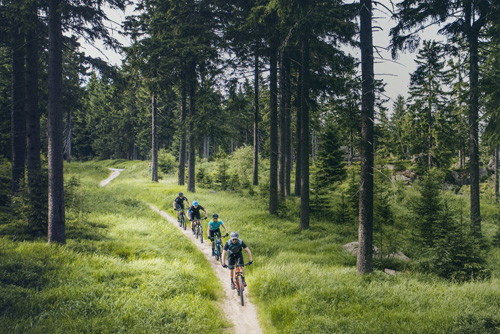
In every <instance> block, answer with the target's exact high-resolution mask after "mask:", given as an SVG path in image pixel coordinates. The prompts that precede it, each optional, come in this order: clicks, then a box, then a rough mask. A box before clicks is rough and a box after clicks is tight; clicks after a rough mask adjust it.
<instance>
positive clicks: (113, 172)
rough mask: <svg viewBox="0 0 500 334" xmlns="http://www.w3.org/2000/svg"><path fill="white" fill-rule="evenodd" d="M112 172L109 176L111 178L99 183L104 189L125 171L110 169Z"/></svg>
mask: <svg viewBox="0 0 500 334" xmlns="http://www.w3.org/2000/svg"><path fill="white" fill-rule="evenodd" d="M108 169H109V170H110V171H111V174H109V177H108V178H107V179H106V180H102V181H101V183H99V186H100V187H104V186H105V185H107V184H108V183H110V182H111V180H113V179H115V178H117V177H118V175H120V172H121V171H123V169H118V168H108Z"/></svg>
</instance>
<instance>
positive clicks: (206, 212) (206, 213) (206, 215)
mask: <svg viewBox="0 0 500 334" xmlns="http://www.w3.org/2000/svg"><path fill="white" fill-rule="evenodd" d="M203 211H205V218H207V217H208V211H207V209H203Z"/></svg>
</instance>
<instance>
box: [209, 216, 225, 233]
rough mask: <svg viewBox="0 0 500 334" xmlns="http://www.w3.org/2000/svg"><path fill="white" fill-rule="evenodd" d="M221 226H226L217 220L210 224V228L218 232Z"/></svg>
mask: <svg viewBox="0 0 500 334" xmlns="http://www.w3.org/2000/svg"><path fill="white" fill-rule="evenodd" d="M221 225H224V222H223V221H222V220H220V219H217V221H216V222H214V221H213V220H211V221H209V222H208V227H210V229H211V230H212V231H215V230H218V229H219V227H220V226H221Z"/></svg>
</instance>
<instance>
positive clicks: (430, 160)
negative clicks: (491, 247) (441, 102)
mask: <svg viewBox="0 0 500 334" xmlns="http://www.w3.org/2000/svg"><path fill="white" fill-rule="evenodd" d="M427 118H428V122H429V125H428V126H427V131H428V132H429V134H428V143H427V149H428V152H427V164H428V167H429V170H430V169H431V168H432V153H431V151H432V132H431V131H432V105H431V102H430V101H429V113H428V115H427Z"/></svg>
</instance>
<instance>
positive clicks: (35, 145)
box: [26, 2, 47, 230]
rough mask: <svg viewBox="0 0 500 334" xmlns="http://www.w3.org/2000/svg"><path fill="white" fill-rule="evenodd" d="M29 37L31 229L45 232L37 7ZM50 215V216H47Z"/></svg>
mask: <svg viewBox="0 0 500 334" xmlns="http://www.w3.org/2000/svg"><path fill="white" fill-rule="evenodd" d="M32 6H33V7H32V8H30V13H29V22H31V24H30V25H29V26H28V31H27V35H26V148H27V159H26V161H27V172H28V196H29V206H30V208H29V210H28V226H29V227H30V228H31V229H34V230H41V229H42V222H43V218H42V217H43V205H42V203H43V202H42V201H44V200H47V198H46V197H45V196H44V198H42V184H41V163H40V146H41V145H40V113H39V111H38V59H39V56H38V37H37V30H36V24H37V23H38V16H37V5H36V3H35V2H33V4H32ZM45 214H46V213H45Z"/></svg>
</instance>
